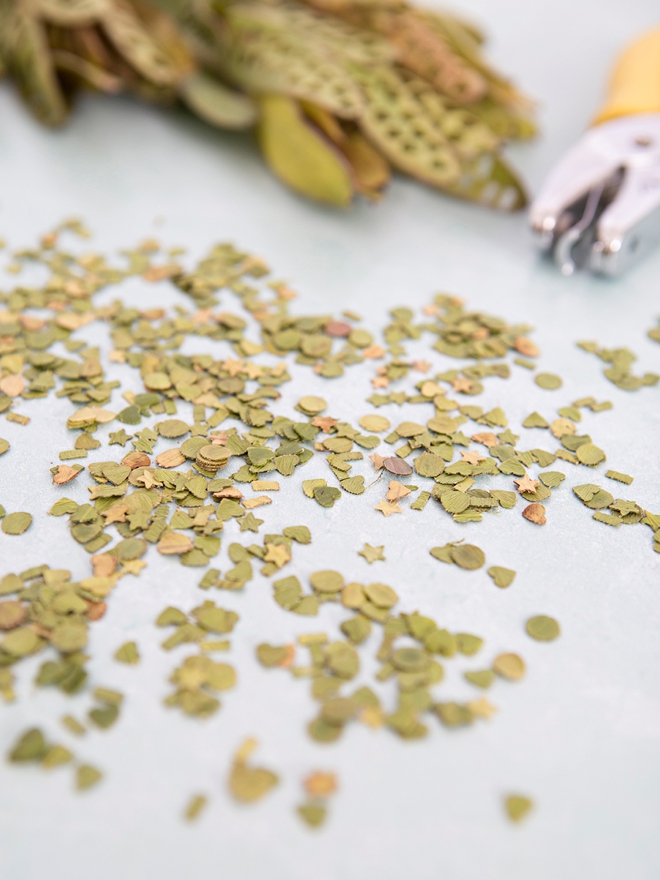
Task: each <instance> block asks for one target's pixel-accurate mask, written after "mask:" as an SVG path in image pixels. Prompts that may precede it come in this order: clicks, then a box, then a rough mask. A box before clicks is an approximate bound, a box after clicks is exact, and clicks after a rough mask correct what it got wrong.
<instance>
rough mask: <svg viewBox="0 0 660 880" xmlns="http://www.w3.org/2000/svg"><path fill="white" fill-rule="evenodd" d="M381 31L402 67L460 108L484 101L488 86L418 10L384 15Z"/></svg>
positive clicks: (379, 20) (380, 23)
mask: <svg viewBox="0 0 660 880" xmlns="http://www.w3.org/2000/svg"><path fill="white" fill-rule="evenodd" d="M377 21H378V23H379V25H380V28H379V29H380V30H381V32H382V33H384V34H385V35H386V36H387V37H388V39H389V41H390V42H391V44H392V45H393V46H394V47H395V48H396V49H397V54H398V59H399V63H400V64H403V65H404V66H405V67H407V68H408V69H409V70H411V71H413V73H416V74H418V75H419V76H421V77H423V78H424V79H426V80H428V82H430V83H431V84H432V85H433V86H434V87H435V88H436V89H438V90H439V91H440V92H442V93H443V94H445V95H447V97H448V98H451V99H452V100H453V101H456V102H457V103H459V104H469V103H471V102H472V101H477V100H479V98H482V97H483V96H484V95H485V94H486V91H487V88H488V84H487V82H486V80H485V79H484V77H483V76H482V75H481V74H480V73H479V71H477V70H475V69H474V68H473V67H470V66H469V65H468V64H466V63H465V61H464V60H463V59H462V58H461V57H460V56H459V55H457V54H456V53H455V52H454V51H453V50H452V48H451V47H450V45H449V43H448V42H447V40H446V39H445V38H444V36H443V35H442V34H441V33H440V32H439V31H437V30H434V29H432V28H430V27H429V26H428V22H426V21H425V20H424V18H423V16H421V15H419V14H418V13H417V12H416V11H415V10H414V9H407V10H405V11H403V12H393V13H389V14H382V15H380V16H379V17H378V20H377Z"/></svg>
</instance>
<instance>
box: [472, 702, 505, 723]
mask: <svg viewBox="0 0 660 880" xmlns="http://www.w3.org/2000/svg"><path fill="white" fill-rule="evenodd" d="M467 707H468V709H469V710H470V712H472V714H473V715H476V716H477V718H483V719H485V720H486V721H488V720H489V719H490V718H491V717H492V716H493V715H494V714H495V713H496V712H499V709H498V708H497V706H493V704H492V703H491V702H490V701H489V700H488V699H486V697H479V699H478V700H471V701H470V702H469V703H468V704H467Z"/></svg>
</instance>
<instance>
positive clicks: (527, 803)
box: [504, 794, 534, 822]
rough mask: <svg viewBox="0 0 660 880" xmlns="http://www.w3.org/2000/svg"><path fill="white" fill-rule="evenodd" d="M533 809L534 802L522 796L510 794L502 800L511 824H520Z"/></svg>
mask: <svg viewBox="0 0 660 880" xmlns="http://www.w3.org/2000/svg"><path fill="white" fill-rule="evenodd" d="M533 807H534V801H533V800H532V799H531V798H528V797H526V796H525V795H522V794H510V795H507V796H506V797H505V798H504V811H505V812H506V814H507V816H508V817H509V819H510V820H511V821H512V822H522V820H523V819H525V817H526V816H527V815H528V814H529V812H530V811H531V810H532V809H533Z"/></svg>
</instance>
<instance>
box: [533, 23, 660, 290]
mask: <svg viewBox="0 0 660 880" xmlns="http://www.w3.org/2000/svg"><path fill="white" fill-rule="evenodd" d="M530 224H531V227H532V231H533V232H534V234H535V236H536V239H537V243H538V246H539V248H540V249H541V250H542V251H543V252H544V253H547V254H548V255H549V256H550V257H551V258H552V259H553V260H554V262H555V263H556V264H557V266H558V267H559V269H560V271H561V272H562V273H563V274H564V275H571V274H572V273H573V272H575V271H576V270H579V269H590V270H591V271H592V272H596V273H599V274H602V275H610V276H615V275H620V274H621V273H623V272H625V270H626V269H627V268H628V266H629V265H630V264H631V263H633V262H634V261H636V260H638V259H639V258H640V257H642V256H644V255H645V254H646V253H648V252H649V251H650V250H652V249H653V247H655V246H656V245H658V244H660V28H659V29H657V30H654V31H651V32H650V33H647V34H645V35H644V36H643V37H641V38H640V39H638V40H636V41H635V42H634V43H633V44H632V45H631V46H629V47H628V48H627V49H626V50H625V51H624V53H623V54H622V56H621V57H620V59H619V61H618V63H617V65H616V67H615V70H614V73H613V76H612V82H611V88H610V95H609V98H608V101H607V103H606V105H605V107H604V108H603V109H602V110H601V112H600V113H599V114H598V116H597V118H596V120H595V121H594V124H593V127H592V128H590V129H589V130H588V131H587V132H586V134H584V135H583V137H582V138H581V139H580V141H578V143H577V144H576V146H575V147H573V149H572V150H569V152H568V153H567V154H566V155H565V156H564V158H563V159H562V160H561V161H560V162H559V164H558V165H557V166H556V167H555V169H554V170H553V171H552V172H551V174H550V176H549V177H548V179H547V181H546V183H545V185H544V186H543V188H542V190H541V192H540V193H539V194H538V196H537V197H536V199H535V200H534V202H533V204H532V207H531V210H530Z"/></svg>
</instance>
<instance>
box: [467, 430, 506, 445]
mask: <svg viewBox="0 0 660 880" xmlns="http://www.w3.org/2000/svg"><path fill="white" fill-rule="evenodd" d="M470 439H471V440H472V441H473V442H474V443H481V445H482V446H487V447H488V448H489V449H490V447H491V446H497V445H498V443H499V442H500V441H499V440H498V439H497V437H496V436H495V434H493V433H491V432H490V431H484V432H483V433H481V434H473V435H472V437H471V438H470Z"/></svg>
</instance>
